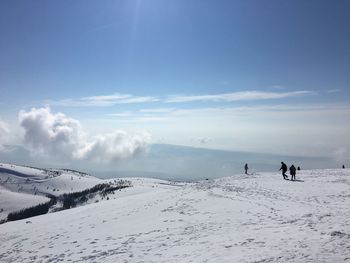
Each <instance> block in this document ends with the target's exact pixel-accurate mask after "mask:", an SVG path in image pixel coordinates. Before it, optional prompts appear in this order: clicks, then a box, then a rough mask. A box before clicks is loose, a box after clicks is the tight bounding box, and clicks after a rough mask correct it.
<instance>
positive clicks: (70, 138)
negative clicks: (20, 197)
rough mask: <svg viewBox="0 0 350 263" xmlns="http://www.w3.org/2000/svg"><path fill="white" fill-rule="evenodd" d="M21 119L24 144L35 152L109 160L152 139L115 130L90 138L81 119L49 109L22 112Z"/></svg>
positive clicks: (141, 148) (121, 156)
mask: <svg viewBox="0 0 350 263" xmlns="http://www.w3.org/2000/svg"><path fill="white" fill-rule="evenodd" d="M19 122H20V125H21V126H22V128H23V129H24V131H25V133H24V143H25V145H26V146H27V147H28V148H29V149H30V150H31V151H32V153H34V154H41V155H45V154H48V155H50V156H64V157H67V158H74V159H88V160H95V161H103V160H105V161H110V160H118V159H122V158H128V157H131V156H133V155H134V154H136V153H137V152H140V151H142V150H144V149H145V148H146V147H147V145H148V144H149V142H150V135H149V134H148V133H146V132H144V133H140V134H128V133H126V132H125V131H115V132H113V133H110V134H100V135H97V136H94V137H90V136H88V135H87V134H86V133H85V132H84V131H83V129H82V127H81V125H80V123H79V121H78V120H75V119H72V118H68V117H67V116H65V115H64V114H62V113H57V114H54V113H51V110H50V109H49V108H39V109H36V108H33V109H31V110H30V111H28V112H25V111H21V112H20V113H19Z"/></svg>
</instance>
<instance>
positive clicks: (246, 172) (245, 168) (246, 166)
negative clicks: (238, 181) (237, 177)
mask: <svg viewBox="0 0 350 263" xmlns="http://www.w3.org/2000/svg"><path fill="white" fill-rule="evenodd" d="M244 171H245V172H244V173H245V174H248V164H247V163H246V164H245V165H244Z"/></svg>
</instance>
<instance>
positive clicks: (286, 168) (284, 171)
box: [279, 162, 288, 179]
mask: <svg viewBox="0 0 350 263" xmlns="http://www.w3.org/2000/svg"><path fill="white" fill-rule="evenodd" d="M281 170H282V175H283V179H288V176H287V175H286V172H287V170H288V167H287V165H286V164H285V163H284V162H281V168H280V169H279V171H281Z"/></svg>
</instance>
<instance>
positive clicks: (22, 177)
mask: <svg viewBox="0 0 350 263" xmlns="http://www.w3.org/2000/svg"><path fill="white" fill-rule="evenodd" d="M102 182H104V180H101V179H98V178H96V177H92V176H89V175H88V174H85V173H81V172H78V171H73V170H66V169H62V170H58V169H40V168H33V167H26V166H19V165H13V164H4V163H0V220H1V219H4V218H6V216H7V214H8V213H10V212H14V211H18V210H20V209H23V208H27V207H30V206H34V205H38V204H40V203H44V202H47V201H49V200H50V199H49V198H48V197H47V196H48V195H49V196H59V195H62V194H64V193H71V192H78V191H82V190H85V189H88V188H91V187H93V186H95V185H98V184H101V183H102Z"/></svg>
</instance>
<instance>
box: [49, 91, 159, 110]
mask: <svg viewBox="0 0 350 263" xmlns="http://www.w3.org/2000/svg"><path fill="white" fill-rule="evenodd" d="M155 101H158V99H157V98H155V97H151V96H134V95H130V94H119V93H115V94H111V95H102V96H91V97H83V98H75V99H63V100H59V101H47V103H48V104H50V105H57V106H65V107H109V106H113V105H116V104H131V103H147V102H155Z"/></svg>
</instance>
